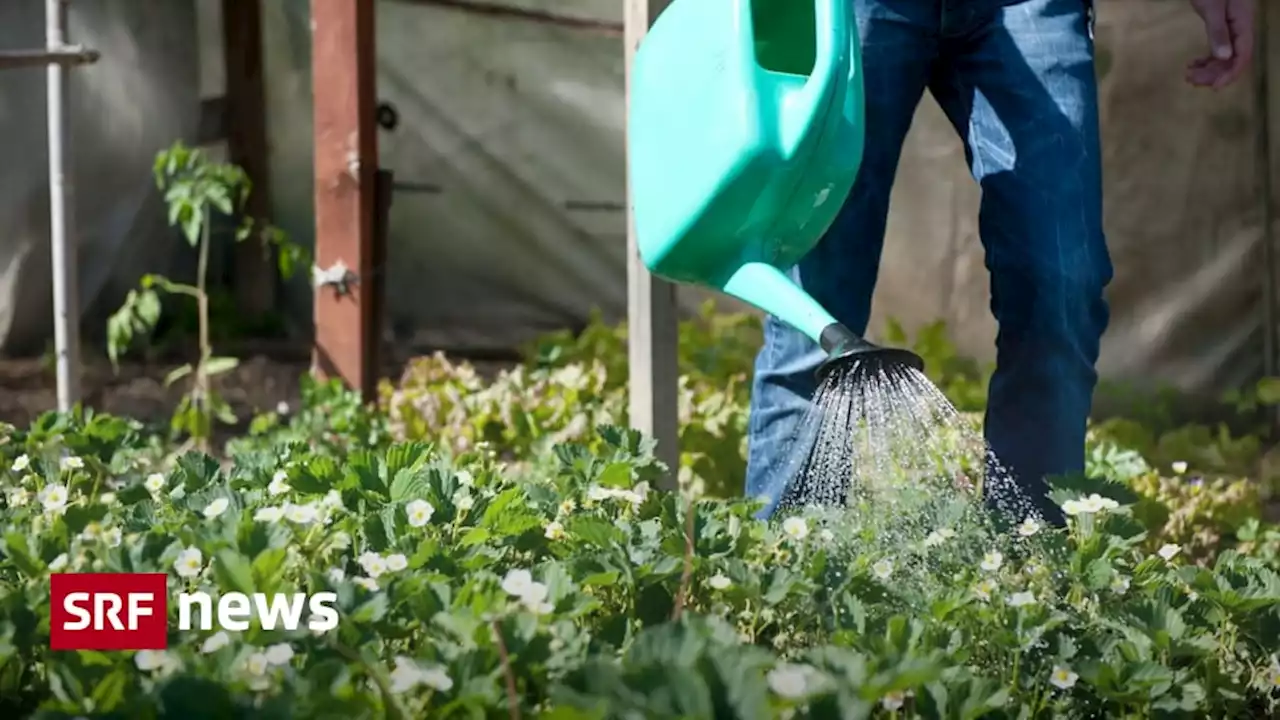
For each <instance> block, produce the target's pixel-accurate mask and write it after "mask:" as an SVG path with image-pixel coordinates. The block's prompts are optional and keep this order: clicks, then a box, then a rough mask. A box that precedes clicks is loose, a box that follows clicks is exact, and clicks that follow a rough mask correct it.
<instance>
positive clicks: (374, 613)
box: [351, 593, 387, 623]
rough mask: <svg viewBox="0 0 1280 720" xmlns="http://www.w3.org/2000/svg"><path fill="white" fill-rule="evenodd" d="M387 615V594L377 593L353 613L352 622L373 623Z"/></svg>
mask: <svg viewBox="0 0 1280 720" xmlns="http://www.w3.org/2000/svg"><path fill="white" fill-rule="evenodd" d="M386 614H387V594H386V593H377V594H376V595H374V596H373V597H371V598H369V599H368V600H367V601H365V603H364V604H363V605H361V606H360V607H358V608H356V609H355V610H354V611H352V613H351V620H352V621H354V622H358V623H373V622H377V621H379V620H381V619H382V618H383V617H385V616H386Z"/></svg>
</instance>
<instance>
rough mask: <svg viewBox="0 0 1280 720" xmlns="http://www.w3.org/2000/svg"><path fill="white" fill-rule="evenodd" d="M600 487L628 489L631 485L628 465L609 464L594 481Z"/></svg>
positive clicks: (621, 463)
mask: <svg viewBox="0 0 1280 720" xmlns="http://www.w3.org/2000/svg"><path fill="white" fill-rule="evenodd" d="M596 482H597V483H599V484H600V485H601V486H602V487H607V488H629V487H631V486H632V485H633V483H632V482H631V465H630V463H624V462H616V463H610V464H609V465H608V466H607V467H606V468H605V469H604V470H603V471H602V472H601V473H600V477H599V478H597V479H596Z"/></svg>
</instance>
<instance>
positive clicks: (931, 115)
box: [0, 0, 1280, 392]
mask: <svg viewBox="0 0 1280 720" xmlns="http://www.w3.org/2000/svg"><path fill="white" fill-rule="evenodd" d="M507 2H508V3H509V4H516V5H523V6H528V7H534V8H537V7H542V8H549V9H554V10H555V11H556V12H558V13H562V14H565V15H576V16H581V17H589V18H596V19H604V20H609V21H614V22H618V21H620V20H621V17H622V2H621V0H554V2H553V0H518V1H514V2H513V0H507ZM24 4H25V3H22V4H20V3H12V5H15V6H17V5H24ZM6 5H8V4H6ZM132 5H136V4H132ZM148 5H150V4H148ZM155 5H156V7H157V8H162V9H151V10H148V11H147V12H148V13H149V15H148V21H147V22H146V23H143V24H140V25H139V24H138V22H137V21H138V19H139V18H138V17H134V16H131V15H130V14H129V13H130V12H134V13H139V12H141V11H138V10H136V8H135V9H134V10H132V11H130V10H129V7H130V6H131V3H127V2H125V1H124V0H119V1H118V2H108V1H107V0H98V1H97V2H78V3H76V4H75V5H74V6H73V7H74V8H76V11H77V12H78V13H79V14H81V15H83V16H84V17H83V19H79V20H77V25H78V27H81V28H86V29H81V30H78V31H77V33H78V34H77V37H78V38H85V39H86V41H88V42H91V43H95V44H96V45H98V46H99V47H101V49H102V50H103V52H104V56H105V57H108V58H110V57H112V56H113V53H114V54H115V55H123V56H125V57H129V58H131V60H130V65H129V66H128V67H129V68H130V71H129V72H128V73H126V72H123V71H121V70H118V69H116V68H117V67H118V66H117V64H115V63H114V61H110V62H105V63H104V64H103V65H102V66H101V67H100V68H95V69H90V70H86V71H84V73H83V74H82V75H77V77H79V78H80V79H79V80H78V81H77V82H78V83H79V85H78V88H79V89H81V92H80V94H81V95H82V96H85V95H87V96H89V97H93V98H97V100H95V101H90V100H88V99H83V100H81V101H80V103H81V104H80V106H79V108H78V109H77V126H76V127H77V133H78V137H79V140H78V147H79V148H85V147H90V148H94V149H92V150H88V151H84V152H82V153H80V154H79V155H78V156H77V158H78V160H77V162H78V163H81V164H87V165H84V166H83V167H81V166H79V165H78V167H77V177H76V182H77V183H78V189H79V190H80V191H81V195H80V202H90V201H92V202H95V203H97V204H95V205H94V207H95V208H99V209H98V210H96V211H90V210H85V211H83V217H82V220H81V223H82V227H83V228H84V229H85V230H86V232H87V233H90V234H92V235H93V238H96V239H88V238H87V242H88V243H89V246H90V247H91V248H101V249H103V250H104V251H105V250H107V249H110V250H112V251H126V250H127V252H118V253H117V254H111V255H107V254H104V255H102V256H101V257H100V258H99V260H98V261H97V262H93V261H87V262H86V263H85V268H86V269H85V271H84V273H85V279H84V280H83V282H84V283H85V285H86V286H88V290H87V291H86V295H85V297H86V299H88V298H91V297H93V296H94V295H95V294H99V295H101V294H104V293H108V292H119V291H118V290H117V289H115V288H119V287H121V283H123V282H126V281H128V280H130V279H131V278H130V277H129V276H130V275H131V273H134V272H136V268H137V267H138V265H137V262H136V261H135V260H133V259H132V258H136V257H141V256H144V255H145V254H146V253H147V252H149V251H150V250H153V249H154V245H149V244H147V243H149V242H151V241H150V240H148V237H149V236H148V235H147V234H146V233H143V232H140V231H138V230H134V229H132V227H131V226H132V224H133V223H141V222H142V220H140V219H139V218H141V217H142V216H141V215H140V214H139V211H138V210H136V208H137V207H138V202H139V201H136V200H133V199H132V198H133V196H132V195H130V194H129V193H130V192H132V189H134V188H141V187H142V186H144V185H146V184H148V183H149V182H150V181H149V178H148V177H146V175H145V172H143V171H144V170H145V167H146V166H147V165H149V163H150V158H151V156H152V154H153V153H154V151H155V149H157V148H158V147H160V146H162V145H164V144H167V142H168V141H169V140H171V139H172V136H174V135H175V134H177V133H178V132H179V131H181V130H182V129H183V128H184V127H186V126H187V123H188V122H189V121H188V120H186V118H191V117H193V116H194V114H195V109H194V102H195V101H194V99H193V91H192V89H191V87H190V86H189V85H188V83H193V82H194V81H192V80H191V79H190V77H189V76H190V75H192V74H193V73H194V72H195V71H194V69H193V68H191V67H189V66H188V65H186V64H184V63H186V62H187V61H186V60H183V59H182V58H185V57H186V56H185V55H183V53H182V52H181V49H182V48H181V47H174V46H183V45H184V41H183V40H182V35H183V33H182V32H177V31H175V28H179V27H184V28H185V27H186V25H185V23H188V22H189V19H188V17H187V16H188V15H189V11H188V10H186V9H185V4H184V3H178V2H172V1H166V2H164V3H158V4H155ZM308 5H309V3H308V2H307V0H272V1H271V2H266V3H264V6H265V8H266V9H265V33H266V48H267V72H268V88H269V90H268V103H269V106H268V113H269V124H270V135H271V136H270V146H271V153H272V155H271V158H270V160H271V163H272V178H271V186H272V187H271V192H272V196H273V201H274V202H275V208H274V212H275V215H276V217H275V219H276V220H277V222H279V223H281V224H282V225H283V227H284V228H285V229H286V230H288V231H289V232H290V233H291V234H292V235H293V236H294V238H295V239H298V240H300V241H303V242H310V241H311V237H312V234H313V230H312V220H311V213H312V202H313V200H312V196H313V184H312V180H311V142H312V123H311V107H310V93H311V77H310V69H309V65H310V47H309V39H310V33H309V24H308ZM116 6H119V7H118V9H117V12H115V13H113V14H110V15H108V14H107V13H106V9H107V8H113V9H115V8H116ZM178 6H182V8H179V7H178ZM26 12H27V13H28V15H26V16H24V15H23V14H22V13H23V11H20V10H0V20H3V21H4V22H3V23H0V33H4V34H5V35H4V37H6V38H8V39H9V40H7V41H8V42H11V44H13V45H32V44H39V42H40V37H41V35H40V29H39V13H38V12H36V11H34V10H28V11H26ZM1099 16H1100V17H1099V22H1098V27H1097V44H1098V52H1099V69H1100V74H1101V75H1102V107H1103V122H1104V142H1105V144H1106V147H1105V154H1106V193H1107V209H1106V211H1107V217H1106V226H1107V231H1108V237H1109V244H1110V246H1111V250H1112V255H1113V260H1114V263H1115V267H1116V274H1115V279H1114V281H1113V283H1112V285H1111V287H1110V290H1109V296H1110V299H1111V304H1112V325H1111V329H1110V331H1109V332H1108V334H1107V337H1106V339H1105V340H1104V350H1103V358H1102V361H1101V367H1100V370H1101V372H1102V374H1103V375H1104V376H1106V377H1110V378H1117V379H1120V378H1125V379H1132V380H1139V381H1155V382H1162V383H1172V384H1174V385H1177V386H1179V387H1181V388H1183V389H1185V390H1191V391H1206V392H1209V391H1212V392H1217V391H1220V390H1223V389H1226V388H1230V387H1234V386H1236V385H1238V384H1240V383H1241V382H1243V381H1244V380H1246V379H1247V378H1249V377H1252V376H1255V375H1256V374H1257V373H1258V372H1259V371H1260V370H1261V363H1262V360H1261V357H1262V352H1261V350H1262V347H1261V332H1260V327H1261V325H1260V320H1261V309H1260V307H1261V305H1260V304H1261V299H1262V271H1261V269H1260V258H1261V254H1260V252H1261V251H1260V238H1261V228H1260V215H1261V213H1260V207H1261V198H1260V194H1259V192H1260V191H1259V189H1258V184H1257V172H1258V167H1259V165H1258V162H1259V158H1258V157H1257V153H1256V149H1255V145H1254V133H1253V129H1254V127H1255V123H1256V118H1255V115H1254V111H1253V108H1252V92H1251V89H1250V87H1249V83H1248V82H1242V83H1240V84H1239V85H1237V86H1236V87H1233V88H1231V89H1229V90H1227V91H1224V92H1220V93H1213V92H1209V91H1203V90H1197V89H1194V88H1191V87H1189V86H1187V85H1186V84H1185V83H1184V82H1183V79H1182V77H1183V67H1184V65H1185V64H1186V62H1187V61H1188V60H1189V59H1190V58H1192V57H1195V56H1197V55H1198V54H1200V53H1201V52H1202V51H1203V48H1204V46H1205V41H1204V35H1203V29H1202V27H1201V25H1200V22H1199V20H1198V18H1196V17H1195V15H1194V14H1193V13H1192V11H1191V10H1190V8H1189V7H1188V6H1187V3H1185V2H1168V1H1167V0H1100V1H1099ZM94 23H97V24H96V25H95V24H94ZM130 23H133V25H137V27H136V28H135V30H133V31H132V32H136V35H129V34H128V33H127V32H126V28H130V27H132V26H133V25H131V24H130ZM1276 25H1280V23H1273V27H1272V29H1271V32H1270V35H1271V37H1272V38H1273V42H1272V43H1271V45H1272V47H1273V48H1277V49H1280V32H1277V28H1276V27H1275V26H1276ZM20 28H22V29H21V31H20ZM86 35H88V36H89V37H86ZM378 41H379V49H378V63H379V73H378V83H379V96H380V99H381V100H383V101H386V102H388V103H390V104H392V105H393V106H394V107H395V108H396V110H397V111H398V113H399V116H400V123H399V125H398V127H396V128H395V129H394V130H391V131H382V132H381V136H380V142H381V148H382V150H381V152H382V163H383V165H384V166H385V167H387V168H389V169H391V170H393V171H394V172H395V175H396V180H397V181H398V182H400V183H403V184H404V185H403V186H402V189H401V190H399V191H397V193H396V196H395V200H394V205H393V209H392V218H391V237H390V248H389V253H390V262H389V267H388V273H389V274H388V291H389V297H388V305H389V309H390V313H391V323H390V324H391V327H392V328H393V329H394V331H395V334H396V338H397V342H398V343H401V344H403V345H406V346H408V345H411V344H412V345H419V346H423V347H446V348H448V347H471V348H474V347H493V348H506V347H511V346H513V345H515V344H517V343H519V342H522V341H524V340H526V339H529V338H531V337H533V336H534V335H536V334H537V333H539V332H542V331H544V330H548V329H553V328H561V327H565V326H573V325H577V324H580V323H582V322H583V321H585V319H586V318H587V317H588V315H589V313H590V312H591V310H592V309H593V308H600V309H602V310H603V311H604V312H605V314H606V316H607V317H609V318H610V319H620V318H622V317H624V316H625V305H626V280H625V278H626V271H625V262H624V255H625V240H624V238H625V233H624V229H625V214H624V213H623V212H622V210H621V208H622V203H623V200H624V164H623V163H624V155H623V124H624V109H623V53H622V48H621V40H620V39H619V38H618V37H617V36H616V35H609V34H605V33H600V32H598V31H592V30H584V29H570V28H564V27H557V26H553V25H549V24H545V23H539V22H532V21H528V20H520V19H513V18H503V17H494V16H491V15H485V14H479V13H473V12H466V11H463V10H459V9H455V8H446V7H437V6H432V5H431V4H429V3H425V4H424V3H407V2H398V1H393V0H383V1H382V2H379V4H378ZM1273 55H1276V56H1280V54H1277V53H1273ZM160 57H164V58H165V61H164V62H160V61H158V60H157V59H156V58H160ZM173 58H178V60H177V61H175V60H173ZM1271 65H1272V67H1274V68H1276V69H1275V71H1274V72H1273V73H1272V75H1273V78H1275V77H1276V76H1280V63H1278V62H1277V60H1276V59H1275V58H1274V57H1273V59H1272V61H1271ZM133 68H138V69H137V70H136V71H134V70H133ZM91 73H97V75H91ZM112 73H116V74H112ZM135 75H136V77H134V76H135ZM91 78H93V82H95V83H97V84H96V86H95V87H96V89H93V90H89V91H83V88H84V86H85V85H86V84H88V83H89V82H90V81H91ZM5 82H6V83H13V84H12V85H11V84H6V85H5V87H6V88H7V91H6V94H5V96H4V97H5V98H6V99H9V102H8V103H6V105H5V109H4V113H5V114H4V116H3V117H4V120H3V122H4V123H6V125H5V129H6V130H9V131H10V132H9V137H15V136H16V137H19V138H21V142H19V143H16V144H15V152H18V153H19V155H20V156H22V157H23V158H25V156H24V155H23V154H24V153H25V154H29V155H30V157H29V158H25V159H23V162H24V163H25V164H24V165H22V167H21V168H18V167H15V166H14V165H16V163H15V164H13V165H11V166H10V167H9V168H8V169H7V170H6V174H5V176H4V177H5V178H6V186H5V187H6V189H7V191H6V192H4V193H3V194H0V198H3V204H2V205H0V207H3V212H5V213H9V214H10V215H13V216H14V217H15V218H18V219H17V220H15V221H11V223H10V225H9V227H11V228H17V229H19V232H18V233H15V234H12V235H11V236H9V237H6V238H5V239H4V240H3V241H0V336H4V335H6V334H7V335H9V336H11V337H12V338H18V337H20V336H21V335H22V334H21V333H19V332H17V330H16V329H15V328H18V326H19V325H29V326H31V327H33V328H35V330H29V331H28V333H27V336H28V337H34V336H35V334H37V333H36V331H37V330H39V331H40V332H44V329H45V328H47V322H46V321H45V320H44V316H45V315H46V314H47V301H45V300H44V298H45V296H46V295H47V294H48V287H47V281H46V280H45V275H46V273H45V272H44V271H43V270H39V271H37V272H35V273H34V274H33V273H28V272H25V270H24V271H22V272H21V273H19V274H18V275H21V276H22V277H24V281H29V284H30V285H31V286H32V287H31V288H29V289H27V290H26V291H25V293H26V294H25V295H23V294H22V293H17V292H15V288H16V287H17V284H16V283H15V281H14V280H13V278H14V277H17V276H18V275H15V274H14V273H15V271H14V270H12V268H13V260H12V258H17V257H20V256H22V252H23V250H22V248H31V247H34V246H37V245H40V244H41V242H42V240H43V237H44V233H45V232H46V231H47V229H46V226H47V221H46V220H45V219H44V216H43V206H40V205H39V203H40V202H43V197H44V195H43V189H42V188H43V185H42V183H43V182H44V177H43V175H44V170H43V162H44V159H43V158H44V155H43V151H42V148H43V141H42V139H41V137H42V136H41V133H42V132H43V117H42V115H43V113H41V112H40V111H39V110H35V111H34V112H33V111H30V110H28V111H24V112H23V113H16V112H15V110H13V108H15V107H17V106H22V107H28V108H30V107H36V106H39V105H40V103H41V98H42V92H43V91H42V75H41V74H40V73H38V72H35V73H23V72H21V71H18V72H17V73H16V74H14V75H13V76H12V77H10V76H6V80H5ZM23 83H25V85H23V86H22V87H23V89H22V90H21V92H18V91H17V86H18V85H19V84H23ZM1273 85H1274V86H1275V90H1274V91H1273V97H1280V82H1276V81H1275V80H1273ZM92 102H97V103H99V104H98V105H92V104H91V103H92ZM155 107H158V108H161V109H162V110H163V112H161V111H151V108H155ZM141 108H147V109H148V111H147V112H143V111H142V110H141ZM1273 115H1274V114H1273ZM90 119H91V121H90ZM1273 123H1274V124H1275V125H1276V129H1280V122H1276V121H1275V118H1274V116H1273ZM94 128H98V129H97V130H96V131H95V130H94ZM94 132H98V133H101V134H100V135H98V136H95V135H93V133H94ZM1273 136H1276V137H1280V133H1276V132H1273ZM28 160H29V162H28ZM91 177H98V178H103V179H104V180H106V181H98V180H90V179H89V178H91ZM126 178H127V179H126ZM112 179H118V181H112ZM135 179H136V182H135ZM427 186H434V187H436V188H438V189H439V192H429V191H424V187H427ZM94 187H96V188H99V189H98V190H97V193H98V195H94V193H93V192H91V191H90V188H94ZM24 193H25V194H24ZM130 202H133V203H134V204H133V205H130V204H129V203H130ZM977 203H978V190H977V188H976V187H975V186H974V183H973V182H972V181H971V179H970V178H969V175H968V171H967V169H966V167H965V165H964V160H963V151H962V148H961V146H960V143H959V141H958V140H957V139H956V137H955V134H954V132H953V130H952V129H951V127H950V125H949V124H948V123H947V121H946V120H945V119H944V118H943V116H942V114H941V112H940V111H939V110H938V109H937V107H936V106H935V105H934V104H933V102H932V101H931V100H928V99H926V101H925V102H924V103H923V104H922V106H921V109H920V111H919V114H918V116H917V120H916V123H915V126H914V128H913V130H912V132H911V135H910V137H909V140H908V143H907V147H906V149H905V150H904V153H903V159H902V164H901V168H900V171H899V176H898V180H897V185H896V188H895V193H894V198H893V208H892V211H891V218H890V223H889V237H888V238H887V241H886V250H885V255H884V260H883V265H882V270H881V274H880V282H879V285H878V289H877V294H876V301H875V318H876V319H875V321H874V322H875V326H876V327H882V325H881V324H882V323H883V321H884V319H885V318H887V317H890V316H892V317H896V318H898V319H900V320H901V321H903V322H904V323H905V324H907V325H908V327H910V326H914V325H918V324H921V323H925V322H929V321H932V320H934V319H939V318H941V319H944V320H946V321H947V323H948V325H949V326H950V328H951V330H952V335H953V336H954V337H955V338H956V339H957V341H958V342H959V344H960V346H961V349H962V350H964V351H966V352H969V353H972V354H975V355H977V356H979V357H982V358H985V359H990V358H992V356H993V341H994V337H995V324H994V321H993V320H992V319H991V317H990V312H989V310H988V305H989V295H988V284H987V277H986V270H985V268H984V265H983V255H982V249H981V246H980V243H979V241H978V237H977ZM24 212H25V213H27V215H26V219H25V220H22V219H21V218H22V213H24ZM95 212H96V214H95ZM148 217H150V216H148ZM160 220H162V218H159V217H158V216H157V222H159V221H160ZM125 238H129V240H128V241H126V239H125ZM117 255H118V257H117ZM108 257H110V258H111V260H112V261H113V262H114V264H111V263H108V262H107V261H106V259H107V258H108ZM27 262H29V263H30V262H32V261H30V260H28V261H27ZM32 267H34V266H32ZM93 272H98V273H99V275H100V277H98V278H97V279H96V280H95V279H93V277H92V273H93ZM94 288H98V289H97V290H96V291H95V290H94ZM308 292H309V291H308V290H307V288H306V287H305V286H300V287H297V288H295V292H294V293H293V296H292V301H293V302H292V304H293V306H294V309H295V313H296V315H297V316H298V317H299V318H300V319H302V320H305V319H306V318H307V317H308V315H309V313H310V311H311V306H310V302H309V295H308ZM20 296H21V297H26V298H27V299H26V300H25V301H24V302H25V304H16V301H14V300H13V298H15V297H20ZM682 297H683V298H684V304H685V306H686V308H692V307H693V306H694V305H695V304H697V303H698V302H700V300H701V297H700V295H699V294H698V293H691V292H684V293H682ZM37 300H39V301H40V302H43V303H44V306H38V303H37V302H36V301H37ZM15 315H17V316H22V317H24V318H26V320H27V321H26V322H25V323H18V324H13V325H12V327H11V319H12V318H13V317H15ZM35 316H39V318H38V322H37V319H36V317H35ZM46 334H47V333H46ZM873 334H874V333H873ZM40 337H41V338H43V337H44V336H40Z"/></svg>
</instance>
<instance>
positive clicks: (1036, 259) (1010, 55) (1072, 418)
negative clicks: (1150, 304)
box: [930, 0, 1112, 524]
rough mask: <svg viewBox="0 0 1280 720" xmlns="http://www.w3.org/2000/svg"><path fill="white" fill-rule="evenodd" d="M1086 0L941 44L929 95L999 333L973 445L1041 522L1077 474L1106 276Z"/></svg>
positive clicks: (1029, 4)
mask: <svg viewBox="0 0 1280 720" xmlns="http://www.w3.org/2000/svg"><path fill="white" fill-rule="evenodd" d="M1090 9H1091V0H1017V1H1015V2H1012V3H1009V2H1007V0H1006V6H1005V7H1003V8H998V9H995V10H993V11H992V12H991V13H990V19H989V21H988V22H984V23H982V24H980V25H978V26H976V29H974V30H973V31H972V32H971V33H969V34H967V35H966V36H965V37H959V38H953V39H950V40H948V41H945V42H944V49H943V56H944V58H945V59H946V60H945V62H940V63H939V66H938V69H937V70H936V72H935V75H934V77H933V78H932V79H931V81H930V87H931V89H932V90H933V92H934V94H935V96H937V97H938V99H939V101H940V102H941V104H942V105H943V107H944V109H945V110H946V111H947V114H948V116H949V117H951V119H952V121H953V122H954V123H955V124H956V127H957V130H959V131H960V133H961V135H963V136H964V137H965V138H966V141H967V149H968V152H969V157H970V162H971V165H972V169H973V174H974V176H975V177H976V178H977V179H978V181H979V182H980V183H981V186H982V204H981V209H980V216H979V226H980V233H981V236H982V242H983V245H984V247H985V250H986V264H987V268H988V269H989V270H990V272H991V309H992V312H993V313H994V315H995V317H996V320H997V321H998V323H999V333H998V335H997V339H996V351H997V370H996V373H995V376H994V377H993V378H992V381H991V388H990V395H989V401H988V409H987V416H986V435H987V440H988V442H989V444H990V445H991V448H992V449H993V450H994V452H995V454H996V456H997V457H998V458H999V459H1000V462H1001V464H1002V465H1003V466H1004V467H1005V468H1006V469H1008V470H1009V471H1011V472H1012V473H1013V475H1014V476H1015V477H1016V478H1017V479H1018V483H1019V484H1020V485H1021V486H1022V488H1023V490H1024V491H1025V496H1026V497H1027V498H1028V499H1030V500H1031V502H1033V503H1034V504H1035V505H1036V506H1037V508H1038V509H1039V510H1040V513H1041V514H1042V515H1043V516H1044V518H1045V519H1046V520H1048V521H1050V522H1052V523H1054V524H1061V523H1062V522H1063V520H1064V518H1063V516H1062V513H1061V510H1060V509H1059V508H1058V507H1057V506H1056V505H1054V504H1053V503H1052V502H1050V501H1049V500H1048V498H1047V497H1046V495H1047V493H1048V485H1047V483H1046V482H1045V480H1046V478H1048V477H1052V476H1055V475H1071V474H1077V473H1080V472H1082V471H1083V469H1084V442H1085V428H1086V424H1087V421H1088V417H1089V412H1090V409H1091V405H1092V399H1093V391H1094V387H1095V385H1096V383H1097V374H1096V371H1095V363H1096V362H1097V359H1098V351H1099V345H1100V341H1101V338H1102V334H1103V332H1104V331H1105V329H1106V327H1107V324H1108V320H1109V314H1108V308H1107V303H1106V300H1105V298H1104V290H1105V288H1106V286H1107V284H1108V283H1109V282H1110V280H1111V275H1112V267H1111V260H1110V257H1109V255H1108V251H1107V246H1106V238H1105V235H1104V233H1103V227H1102V170H1101V152H1100V148H1099V131H1098V100H1097V83H1096V79H1095V75H1094V60H1093V41H1092V39H1091V32H1090V27H1089V22H1090Z"/></svg>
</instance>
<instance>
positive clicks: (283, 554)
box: [252, 547, 289, 592]
mask: <svg viewBox="0 0 1280 720" xmlns="http://www.w3.org/2000/svg"><path fill="white" fill-rule="evenodd" d="M287 557H289V551H288V549H287V548H282V547H277V548H267V549H266V550H263V551H262V552H260V553H258V556H257V557H255V558H254V559H253V568H252V570H253V580H254V586H255V587H259V588H262V591H263V592H271V591H272V590H274V588H275V586H276V584H277V583H278V581H279V579H280V569H281V568H283V567H284V561H285V559H286V558H287Z"/></svg>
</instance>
